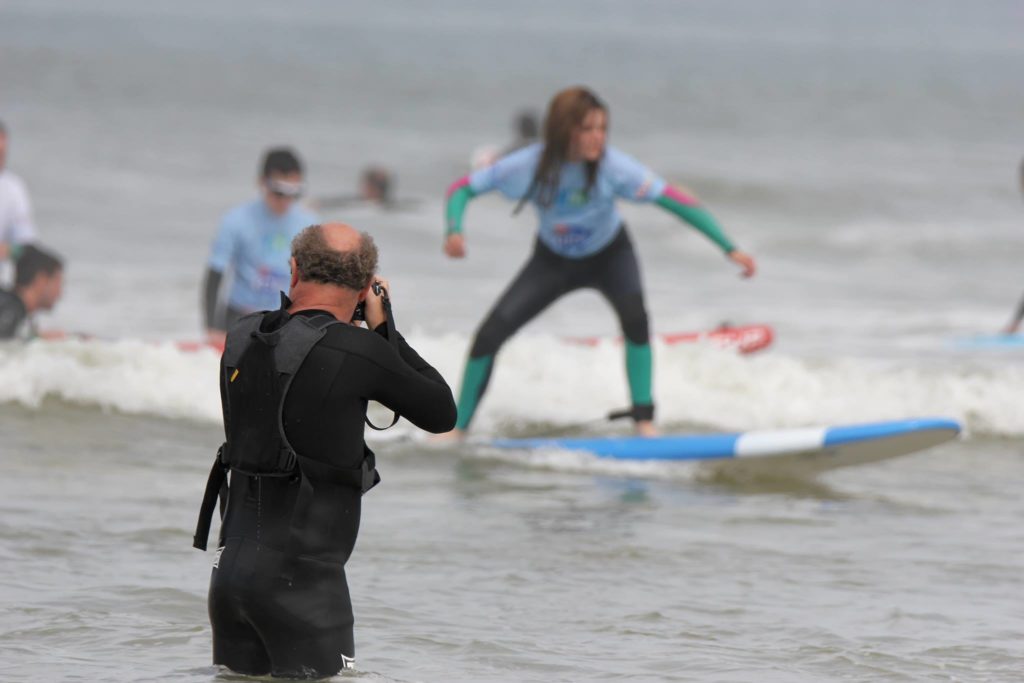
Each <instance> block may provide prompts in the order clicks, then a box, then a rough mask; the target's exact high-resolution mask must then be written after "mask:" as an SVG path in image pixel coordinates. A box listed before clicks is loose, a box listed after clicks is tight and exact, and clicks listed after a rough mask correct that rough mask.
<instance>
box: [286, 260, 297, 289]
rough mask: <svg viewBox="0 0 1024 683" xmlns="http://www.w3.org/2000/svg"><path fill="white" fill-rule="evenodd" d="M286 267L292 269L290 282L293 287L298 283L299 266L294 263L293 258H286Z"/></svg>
mask: <svg viewBox="0 0 1024 683" xmlns="http://www.w3.org/2000/svg"><path fill="white" fill-rule="evenodd" d="M288 267H289V268H291V270H292V283H291V285H290V286H291V287H294V286H295V285H297V284H298V283H299V267H298V266H297V265H296V264H295V259H294V258H291V259H288Z"/></svg>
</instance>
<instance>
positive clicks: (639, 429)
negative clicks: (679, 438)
mask: <svg viewBox="0 0 1024 683" xmlns="http://www.w3.org/2000/svg"><path fill="white" fill-rule="evenodd" d="M635 429H636V435H637V436H658V435H659V434H660V433H661V432H659V431H658V428H657V427H655V426H654V423H653V422H651V421H650V420H640V421H638V422H637V423H636V425H635Z"/></svg>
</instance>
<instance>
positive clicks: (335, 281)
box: [292, 223, 377, 292]
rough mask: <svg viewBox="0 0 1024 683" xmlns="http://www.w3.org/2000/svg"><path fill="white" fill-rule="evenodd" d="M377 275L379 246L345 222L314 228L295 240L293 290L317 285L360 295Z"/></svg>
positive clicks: (305, 231) (306, 230)
mask: <svg viewBox="0 0 1024 683" xmlns="http://www.w3.org/2000/svg"><path fill="white" fill-rule="evenodd" d="M376 272H377V245H375V244H374V243H373V238H372V237H370V236H369V235H367V234H366V233H365V232H362V233H361V232H358V231H357V230H356V229H355V228H353V227H352V226H350V225H345V224H344V223H325V224H324V225H311V226H309V227H308V228H306V229H304V230H303V231H302V232H300V233H299V234H298V235H296V236H295V239H294V240H292V288H293V289H294V287H295V285H296V284H297V283H315V284H320V285H330V286H333V287H342V288H344V289H349V290H352V291H355V292H361V291H363V290H365V289H366V288H367V287H369V286H370V283H371V281H372V280H373V275H374V273H376Z"/></svg>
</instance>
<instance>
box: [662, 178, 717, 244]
mask: <svg viewBox="0 0 1024 683" xmlns="http://www.w3.org/2000/svg"><path fill="white" fill-rule="evenodd" d="M655 204H657V205H658V206H660V207H661V208H663V209H665V210H666V211H668V212H669V213H671V214H673V215H675V216H678V217H679V218H681V219H682V220H684V221H686V222H687V223H689V224H690V225H692V226H693V227H695V228H696V229H697V230H699V231H701V232H702V233H704V235H705V236H706V237H707V238H708V239H710V240H711V241H712V242H714V243H715V244H717V245H718V246H719V247H721V249H722V251H724V252H725V253H726V254H728V253H730V252H733V251H736V245H735V244H733V243H732V241H731V240H730V239H729V238H728V237H726V235H725V232H723V231H722V228H721V226H719V225H718V221H716V220H715V217H714V216H712V215H711V212H709V211H708V210H707V209H705V208H704V207H703V206H701V205H700V204H699V203H697V200H695V199H693V198H691V197H689V196H687V195H684V194H683V193H682V192H680V191H679V190H676V189H675V188H673V187H668V186H666V187H665V191H664V192H662V193H661V196H660V197H658V198H657V199H656V200H655Z"/></svg>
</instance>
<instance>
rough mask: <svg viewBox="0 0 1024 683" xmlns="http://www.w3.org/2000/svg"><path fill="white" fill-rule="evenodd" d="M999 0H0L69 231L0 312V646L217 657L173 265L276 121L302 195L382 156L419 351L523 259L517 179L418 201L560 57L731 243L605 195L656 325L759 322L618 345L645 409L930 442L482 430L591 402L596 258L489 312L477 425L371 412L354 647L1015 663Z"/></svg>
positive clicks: (1013, 430)
mask: <svg viewBox="0 0 1024 683" xmlns="http://www.w3.org/2000/svg"><path fill="white" fill-rule="evenodd" d="M1022 35H1024V7H1022V5H1021V4H1020V3H1019V2H1016V1H1013V0H1007V1H1005V2H1000V1H997V0H982V1H980V2H972V3H963V2H954V1H952V0H931V1H929V2H926V3H925V2H915V1H911V0H892V1H884V0H863V1H859V2H855V3H853V2H842V1H840V0H777V1H773V2H771V3H767V2H760V1H759V0H722V1H718V2H714V3H709V2H696V1H683V0H678V1H676V0H642V1H636V2H625V1H620V2H612V1H607V0H604V1H596V0H595V1H587V0H560V1H559V2H541V1H540V0H524V1H522V2H518V3H514V4H512V3H507V2H502V3H499V2H489V1H485V2H469V1H468V0H435V1H433V2H429V3H427V2H413V1H412V0H407V1H405V2H392V1H387V2H328V1H326V0H324V1H321V2H315V1H312V0H311V1H303V2H296V3H290V4H286V3H280V2H276V3H271V2H264V1H262V0H260V1H256V2H242V1H241V0H223V1H219V2H214V3H209V2H199V1H198V0H184V1H177V2H165V1H152V2H145V3H141V2H131V1H130V0H97V1H94V2H76V1H73V0H0V120H2V121H4V123H5V124H6V125H7V127H8V129H9V131H10V137H11V146H10V153H9V165H10V167H11V169H12V170H14V171H15V172H17V173H18V174H19V175H21V176H22V178H24V179H25V181H26V183H27V184H28V187H29V189H30V192H31V196H32V200H33V203H34V205H35V211H36V218H37V223H38V227H39V232H40V235H41V240H42V241H43V242H44V243H46V244H48V245H51V246H52V247H53V248H55V249H56V250H58V251H59V252H61V253H62V254H63V255H64V256H65V257H66V259H67V264H68V268H67V278H66V295H65V297H64V299H63V300H62V301H61V303H60V305H59V307H58V308H57V309H56V310H55V311H54V312H53V313H52V314H49V315H45V316H42V318H41V320H40V325H41V327H43V328H48V327H49V328H62V329H65V330H71V331H79V332H83V333H88V334H89V335H91V337H92V338H91V339H89V340H70V341H66V342H60V343H52V344H46V343H42V342H36V343H32V344H29V345H17V344H6V345H0V475H2V476H0V567H2V568H3V571H0V680H2V681H27V680H38V681H117V682H122V681H124V682H127V681H165V680H173V681H188V682H202V683H206V682H211V681H219V680H241V678H240V677H238V676H234V675H232V674H230V673H228V672H225V671H221V670H218V669H216V668H215V667H213V666H212V665H211V664H210V630H209V625H208V621H207V616H206V603H205V596H206V587H207V582H208V579H209V572H210V565H211V561H212V558H211V557H210V556H209V555H208V554H204V553H200V552H197V551H195V550H192V549H191V547H190V546H191V536H192V529H193V526H194V523H195V516H196V513H197V511H198V504H199V501H200V499H201V496H202V492H203V486H204V483H205V478H206V474H207V472H208V469H209V464H210V460H211V458H212V457H213V453H214V451H215V450H216V447H217V445H218V444H219V443H220V440H221V433H222V432H221V429H220V425H219V418H220V414H219V404H218V396H217V387H216V368H217V358H216V356H215V355H214V354H213V353H211V352H198V353H184V352H181V351H179V350H177V349H176V348H175V347H174V346H173V345H171V344H169V343H168V342H170V341H173V340H190V339H191V340H194V339H197V338H199V335H200V324H199V310H198V301H199V285H200V279H201V276H202V273H203V269H204V267H205V259H206V256H207V253H208V250H209V245H210V240H211V239H212V237H213V234H214V232H215V230H216V226H217V224H218V221H219V219H220V216H221V215H222V214H223V213H224V211H226V210H227V209H228V208H230V207H231V206H233V205H235V204H237V203H240V202H243V201H246V200H248V199H250V198H251V197H253V196H254V195H255V191H256V187H255V183H256V175H257V163H258V160H259V156H260V154H261V152H262V151H263V149H264V148H265V147H267V146H269V145H273V144H290V145H294V146H295V147H296V148H297V149H298V151H299V152H300V154H301V155H302V156H303V157H304V160H305V161H306V164H307V167H308V174H307V176H308V181H309V189H310V196H311V198H314V199H315V198H317V197H325V196H329V195H335V194H345V193H350V192H353V191H354V190H355V188H356V186H357V182H358V178H359V175H360V173H361V171H362V170H363V169H364V168H365V167H366V166H367V165H369V164H382V165H385V166H387V167H389V168H390V169H392V171H393V172H394V173H395V178H396V184H397V194H398V196H399V197H401V198H404V199H408V200H410V202H409V204H408V205H407V207H406V208H405V209H404V210H400V211H383V210H379V209H377V208H375V207H372V206H353V207H349V208H346V209H341V210H332V211H326V212H324V216H325V218H331V219H339V220H345V221H348V222H351V223H352V224H354V225H356V226H358V227H360V228H361V229H365V230H367V231H369V232H371V233H372V234H373V235H374V237H375V239H376V240H377V242H378V244H379V246H380V248H381V254H382V272H383V274H384V275H386V276H387V277H388V278H389V279H390V280H391V281H392V284H393V289H394V298H395V308H396V314H397V319H398V322H399V325H400V328H401V329H402V330H403V331H404V332H406V333H407V336H408V338H409V339H410V341H411V342H412V343H413V345H414V346H415V347H416V348H417V349H418V350H420V351H421V352H422V353H423V355H424V356H425V357H426V358H427V359H428V360H430V361H431V362H433V363H435V364H436V366H437V367H438V368H439V369H440V370H441V371H442V373H443V374H444V375H445V376H446V377H447V378H448V380H449V381H450V383H451V384H452V385H453V387H456V386H457V384H458V382H459V379H460V377H461V371H462V362H463V360H464V356H465V353H466V349H467V347H468V344H469V341H470V339H471V336H472V333H473V331H474V329H475V326H476V325H477V324H478V322H479V321H480V319H481V318H482V316H483V315H484V314H485V312H486V310H487V309H488V307H489V306H490V305H491V304H492V302H493V301H494V300H495V298H496V297H497V296H498V295H499V293H500V292H501V291H502V289H503V288H504V286H505V285H506V283H507V282H508V280H509V279H510V278H511V277H512V275H513V274H514V273H515V272H516V270H517V269H518V268H519V267H520V266H521V264H522V262H523V261H524V260H525V258H526V256H527V254H528V253H529V249H530V246H531V243H532V240H533V234H534V223H533V217H532V215H530V212H529V211H524V212H523V213H521V214H520V215H518V216H512V215H511V213H512V208H513V207H512V206H511V205H510V204H509V203H508V202H506V201H504V200H501V199H499V198H496V197H482V198H480V199H478V200H476V201H474V202H473V204H472V205H471V206H470V208H469V210H468V212H467V215H466V231H467V236H468V240H469V241H468V244H469V258H468V259H466V260H465V261H463V262H458V263H455V262H449V261H446V260H445V259H444V257H443V256H442V254H441V248H440V245H441V233H442V230H443V224H442V215H443V197H444V192H445V188H446V187H447V185H448V184H449V183H450V182H452V181H453V180H455V179H456V178H457V177H459V176H460V175H462V174H464V173H465V172H466V171H467V170H468V166H469V162H470V158H471V156H472V154H473V152H474V150H476V149H479V148H480V147H481V146H499V147H500V146H502V145H504V144H506V143H507V142H508V141H509V140H510V138H511V136H512V131H511V127H510V124H511V120H512V117H513V116H514V114H515V113H516V112H518V111H519V110H520V109H521V108H523V107H532V108H534V109H537V110H540V109H542V108H543V106H544V105H545V103H546V102H547V100H548V99H549V98H550V96H551V95H552V94H553V93H554V92H555V91H557V90H558V89H560V88H562V87H565V86H568V85H572V84H575V83H585V84H588V85H590V86H591V87H593V88H594V89H595V90H596V91H597V92H598V93H600V94H601V95H602V97H603V98H604V99H605V100H606V101H607V102H608V104H609V108H610V113H611V139H612V142H613V144H615V145H617V146H618V147H620V148H621V149H623V150H624V151H626V152H628V153H630V154H632V155H633V156H636V157H637V158H639V159H640V160H642V161H643V162H644V163H646V164H647V165H649V166H650V167H652V168H653V169H655V170H656V171H658V172H659V173H660V174H662V175H663V176H665V177H666V178H668V179H670V180H671V181H672V182H673V183H677V184H680V185H683V186H686V187H688V188H690V189H691V190H692V191H694V192H696V193H697V194H698V195H699V196H700V197H701V199H702V200H703V201H704V202H705V203H706V204H707V205H708V206H709V207H710V208H711V210H712V211H713V212H714V213H715V215H716V216H717V217H718V218H719V219H720V220H721V222H722V224H723V226H724V227H725V229H726V231H727V232H728V233H729V235H730V236H731V237H733V238H734V240H735V241H736V242H737V243H738V244H740V245H741V246H742V247H743V248H744V249H746V250H748V251H750V252H751V253H753V254H754V255H755V256H756V257H757V258H758V260H759V265H760V273H759V274H758V276H757V277H756V278H754V279H753V280H751V281H742V280H740V279H739V278H738V277H736V272H735V269H734V268H733V267H731V266H730V264H728V263H727V262H725V261H724V260H723V259H722V258H721V256H720V255H719V253H718V252H717V250H716V249H715V248H714V246H713V245H711V244H710V243H708V242H707V240H705V239H704V238H703V237H701V236H700V235H699V234H698V233H696V232H695V231H693V230H690V229H688V228H686V227H685V226H681V225H680V224H679V223H678V221H676V220H675V219H674V218H673V217H671V216H669V215H668V214H666V213H664V212H662V211H660V210H658V209H657V208H654V207H650V206H626V207H624V214H625V216H626V219H627V221H628V223H629V225H630V230H631V232H632V235H633V238H634V241H635V243H636V245H637V249H638V251H639V253H640V256H641V259H642V264H643V275H644V280H645V283H646V287H647V296H648V301H647V305H648V309H649V312H650V315H651V319H652V324H653V326H654V329H655V330H656V331H658V332H672V331H679V330H694V329H709V328H712V327H714V326H716V325H717V324H719V323H720V322H722V321H726V320H727V321H731V322H733V323H736V324H742V323H766V324H770V325H772V326H773V328H774V330H775V333H776V338H775V343H774V344H773V346H772V347H771V348H770V349H768V350H766V351H763V352H761V353H759V354H755V355H751V356H749V357H744V356H738V355H735V354H731V353H722V352H719V351H716V350H714V349H709V348H704V347H699V348H697V347H693V348H690V347H686V348H684V347H683V346H676V347H669V346H665V345H662V344H656V345H655V369H656V375H655V398H656V399H657V401H658V411H659V413H658V414H659V420H660V422H661V425H662V427H663V428H664V429H665V430H666V431H699V432H710V431H740V430H746V429H755V428H758V429H771V428H783V427H802V426H810V425H827V424H845V423H851V422H862V421H870V420H876V419H904V418H911V417H917V416H923V415H945V416H949V417H952V418H955V419H958V420H960V421H961V422H962V423H963V424H964V426H965V434H964V438H963V439H961V440H958V441H955V442H951V443H948V444H945V445H942V446H939V447H936V448H933V449H930V450H927V451H923V452H920V453H917V454H913V455H909V456H906V457H903V458H898V459H894V460H891V461H888V462H884V463H880V464H876V465H870V466H863V467H857V468H851V469H840V470H836V471H833V472H830V473H827V474H824V475H822V476H820V477H817V478H813V479H812V478H805V477H799V476H790V475H786V476H780V477H776V478H767V479H766V478H764V477H745V476H740V475H736V474H735V473H732V474H727V473H723V472H719V471H716V470H714V469H709V468H695V467H691V466H684V465H678V464H677V465H672V464H664V463H662V464H653V465H635V464H626V463H614V462H612V463H609V462H604V461H597V460H596V459H593V458H586V457H569V456H567V454H561V455H559V454H549V455H529V454H522V453H519V454H516V453H511V454H506V455H500V454H497V453H495V452H494V451H491V450H489V449H487V448H485V447H483V446H482V445H481V442H482V441H485V440H486V439H487V438H489V437H491V436H494V435H502V434H528V433H541V432H546V431H550V430H556V429H564V428H566V427H567V426H569V431H571V432H575V433H592V432H593V431H595V430H600V431H615V430H617V429H619V428H618V427H614V426H613V427H605V426H601V427H596V426H589V427H586V428H583V427H572V425H577V424H579V423H584V422H587V421H588V420H593V419H594V418H599V417H600V416H601V415H603V414H604V413H606V412H607V411H608V410H610V409H613V408H618V407H621V406H622V403H623V401H624V400H625V397H626V385H625V378H624V376H623V373H622V369H621V364H622V358H621V355H622V352H621V348H620V347H618V346H616V344H615V343H614V341H608V342H607V343H604V344H602V345H599V346H598V347H594V348H585V347H576V346H572V345H567V344H563V343H561V342H560V341H559V339H558V338H559V337H560V336H563V335H600V336H608V337H612V336H614V335H615V334H616V332H617V331H616V330H615V323H614V320H613V319H612V315H611V314H610V312H609V311H608V309H607V307H606V306H605V304H604V303H603V302H602V301H601V300H600V299H599V298H598V297H597V296H595V295H593V294H592V293H580V294H574V295H572V296H569V297H566V298H565V299H564V300H562V301H560V302H558V303H557V304H555V305H554V306H553V307H552V308H551V309H550V310H548V311H546V312H545V313H544V314H543V315H542V316H540V317H539V318H538V319H537V320H535V321H534V322H533V323H531V324H530V325H529V326H527V328H526V329H524V331H523V332H522V334H521V335H519V336H518V337H517V338H516V339H515V340H513V341H512V342H511V343H510V344H509V345H508V346H507V347H506V349H504V350H503V352H502V356H501V358H500V360H499V362H498V364H497V368H496V370H495V374H494V377H493V380H492V384H491V390H490V392H489V394H488V396H487V400H486V401H485V402H484V403H483V405H482V407H481V411H480V414H479V416H478V418H477V422H476V423H475V427H476V433H477V436H478V438H479V439H480V441H477V442H471V443H469V444H466V445H464V446H460V447H458V448H436V447H435V448H431V447H428V446H427V445H426V444H425V443H424V442H423V441H422V440H421V439H420V438H419V437H418V436H417V435H415V434H413V433H412V430H411V429H410V428H409V427H408V426H400V427H398V428H396V429H397V430H398V433H397V436H395V437H384V438H381V437H374V438H375V439H376V440H375V441H374V443H373V447H374V449H375V450H376V451H377V453H378V457H379V458H380V463H381V464H380V467H381V472H382V476H383V478H384V481H383V483H382V485H381V486H379V487H378V488H376V489H375V490H374V491H373V492H372V493H371V494H369V495H368V496H367V498H366V500H365V505H364V516H363V527H362V530H361V534H360V539H359V542H358V545H357V548H356V551H355V554H354V556H353V559H352V560H351V562H350V563H349V565H348V567H347V572H348V576H349V581H350V585H351V589H352V595H353V600H354V605H355V611H356V646H357V670H356V671H355V672H351V673H347V674H345V675H343V676H340V677H339V679H348V678H359V679H365V680H368V681H542V680H543V681H590V680H621V679H624V680H630V681H634V680H635V681H730V682H731V681H737V682H738V681H758V682H760V681H780V682H789V681H830V680H837V681H838V680H843V681H1016V680H1020V679H1021V672H1022V671H1024V645H1022V643H1024V604H1022V601H1021V598H1020V576H1021V572H1022V569H1024V533H1022V531H1021V524H1020V519H1021V518H1022V513H1024V503H1022V502H1021V496H1020V491H1021V490H1022V486H1024V410H1022V409H1021V407H1020V406H1021V401H1020V398H1021V387H1022V386H1024V347H1021V348H1019V349H1013V348H1007V349H1004V350H1002V351H998V350H993V349H984V348H978V347H971V346H969V345H966V344H962V343H961V342H962V341H963V340H964V339H966V338H969V337H970V336H971V335H975V334H982V333H992V332H995V331H996V330H998V329H999V328H1000V327H1001V326H1002V325H1003V324H1005V322H1006V320H1007V319H1008V318H1009V316H1010V314H1011V312H1012V310H1013V308H1014V306H1015V305H1016V304H1017V302H1018V301H1019V299H1020V297H1021V296H1022V294H1024V277H1022V275H1021V265H1020V264H1021V258H1020V255H1021V253H1022V250H1024V204H1022V202H1021V187H1020V179H1019V176H1018V169H1019V165H1020V163H1021V157H1022V155H1024V117H1022V116H1021V113H1022V112H1024V87H1022V84H1024V81H1022V80H1021V74H1022V73H1024V41H1022V40H1021V36H1022Z"/></svg>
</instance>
